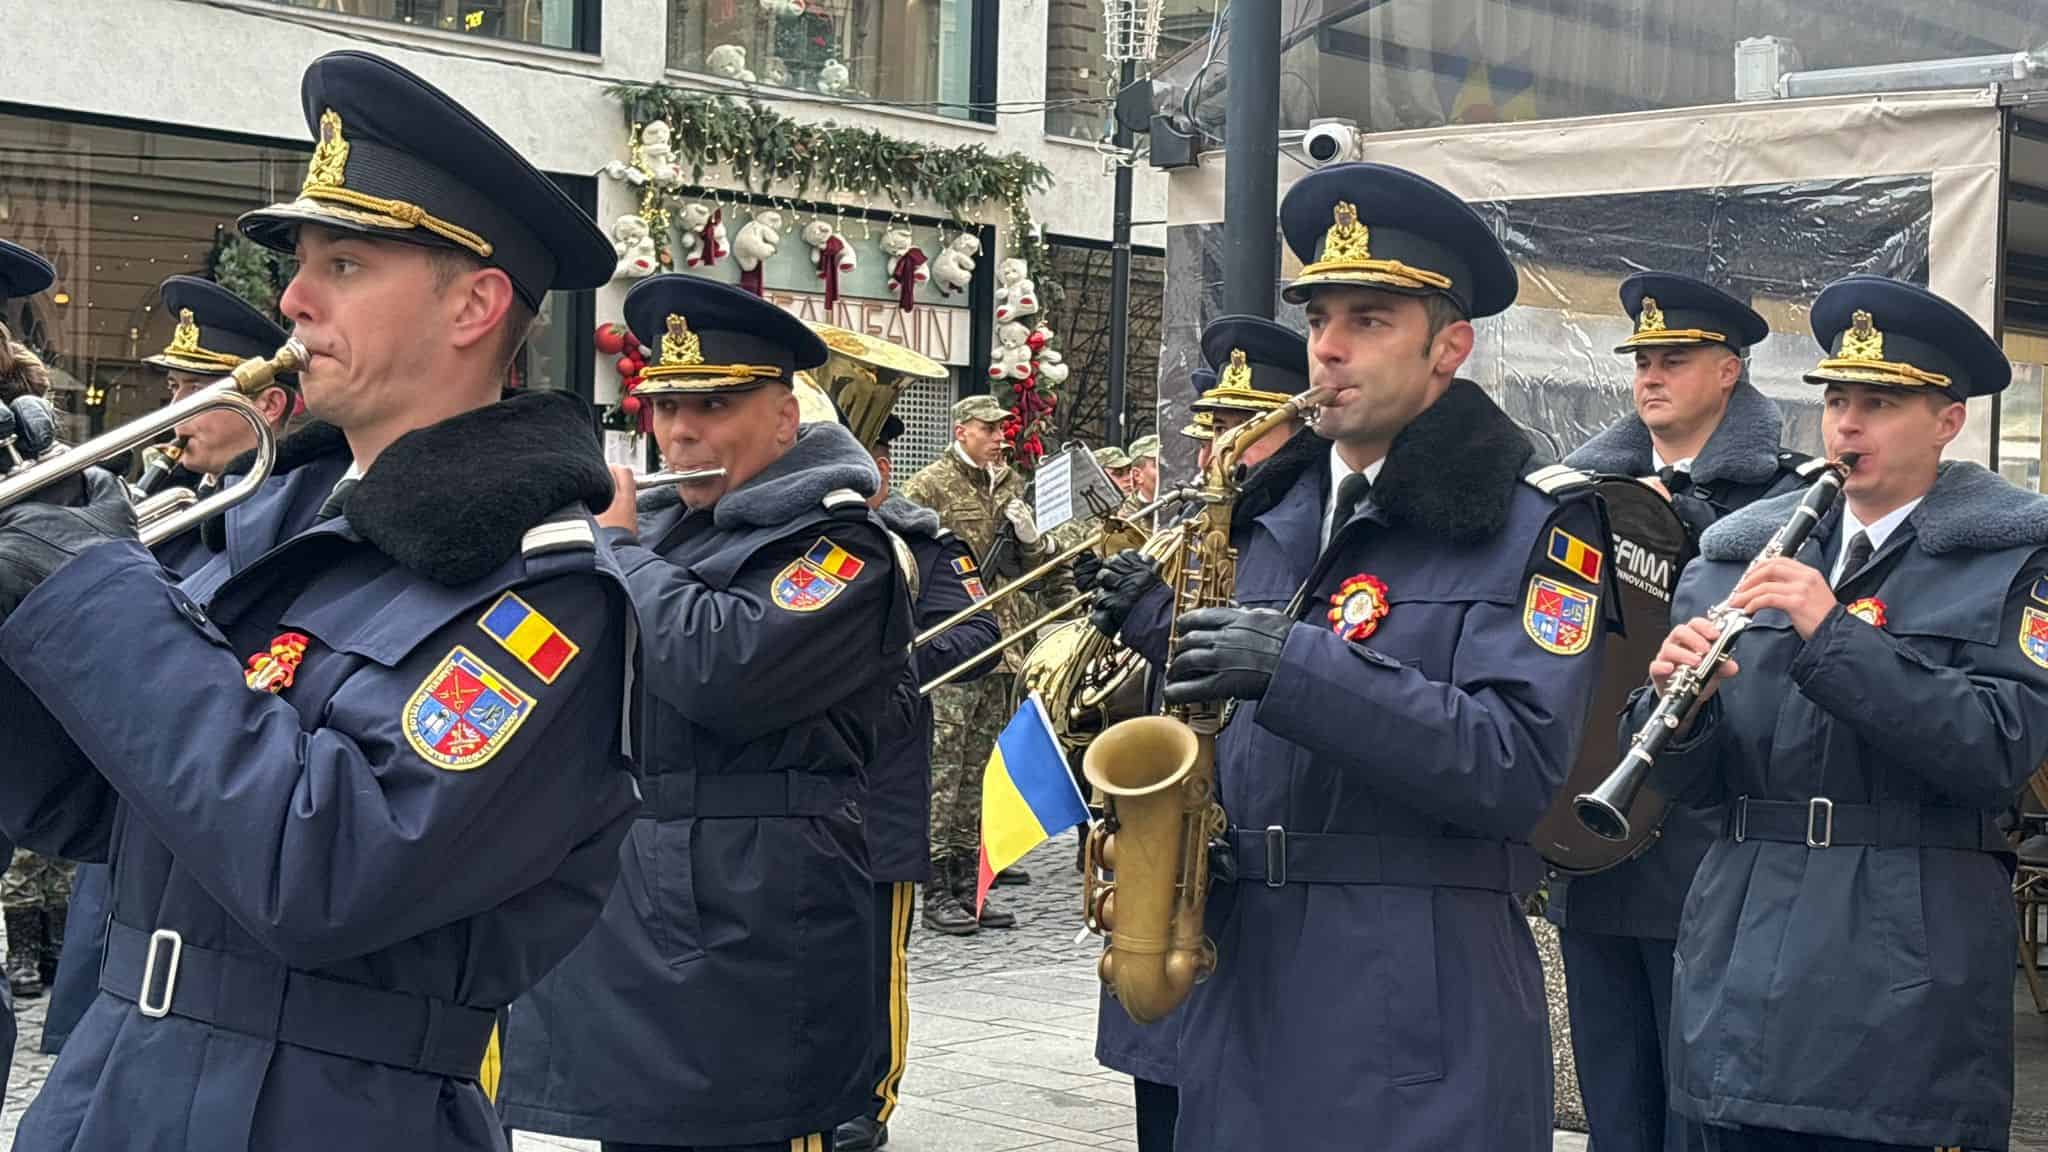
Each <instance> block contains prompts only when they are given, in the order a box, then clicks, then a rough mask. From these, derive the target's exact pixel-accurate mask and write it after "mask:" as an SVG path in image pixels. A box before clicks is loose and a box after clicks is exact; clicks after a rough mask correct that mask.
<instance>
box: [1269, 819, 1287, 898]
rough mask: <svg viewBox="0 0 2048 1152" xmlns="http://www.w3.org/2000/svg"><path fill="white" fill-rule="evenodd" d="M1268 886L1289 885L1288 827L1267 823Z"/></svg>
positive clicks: (1283, 886) (1282, 886) (1281, 886)
mask: <svg viewBox="0 0 2048 1152" xmlns="http://www.w3.org/2000/svg"><path fill="white" fill-rule="evenodd" d="M1266 887H1268V888H1285V887H1287V829H1285V828H1282V827H1281V826H1280V825H1278V824H1268V825H1266Z"/></svg>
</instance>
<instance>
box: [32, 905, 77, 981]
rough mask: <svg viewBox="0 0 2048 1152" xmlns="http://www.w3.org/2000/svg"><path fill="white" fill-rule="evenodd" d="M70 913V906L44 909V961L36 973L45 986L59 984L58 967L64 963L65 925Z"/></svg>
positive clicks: (38, 966) (37, 967)
mask: <svg viewBox="0 0 2048 1152" xmlns="http://www.w3.org/2000/svg"><path fill="white" fill-rule="evenodd" d="M70 913H71V905H69V904H59V905H57V906H56V907H55V908H45V909H43V959H42V963H40V964H38V965H37V966H36V972H37V974H38V975H40V976H41V977H42V978H43V983H44V984H55V983H56V982H57V965H59V964H61V963H63V962H64V924H65V922H66V921H67V920H68V919H69V918H70Z"/></svg>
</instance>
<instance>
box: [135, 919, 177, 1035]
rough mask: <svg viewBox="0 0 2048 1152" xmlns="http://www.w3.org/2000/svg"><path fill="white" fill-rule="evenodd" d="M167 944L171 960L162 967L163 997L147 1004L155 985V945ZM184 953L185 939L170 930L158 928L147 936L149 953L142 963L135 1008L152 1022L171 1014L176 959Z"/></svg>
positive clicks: (157, 952)
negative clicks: (169, 948) (151, 989)
mask: <svg viewBox="0 0 2048 1152" xmlns="http://www.w3.org/2000/svg"><path fill="white" fill-rule="evenodd" d="M165 942H168V943H169V944H170V946H171V958H170V959H169V960H168V961H166V962H165V965H164V995H163V999H162V1000H160V1001H158V1002H157V1003H154V1004H152V1003H150V1002H149V990H150V988H151V987H152V986H153V985H155V983H156V958H157V956H158V955H159V949H158V948H157V945H159V944H163V943H165ZM184 951H185V938H184V937H183V936H180V935H178V933H177V931H176V930H174V929H171V928H159V929H157V930H156V931H154V932H152V933H150V934H149V953H148V955H147V956H146V957H145V958H144V959H143V961H142V989H141V991H140V992H139V993H138V994H137V995H136V997H135V1007H136V1008H137V1009H138V1010H140V1011H141V1013H142V1014H143V1015H144V1016H147V1017H149V1018H150V1019H152V1020H161V1019H163V1018H164V1017H166V1016H168V1015H170V1014H171V997H172V996H173V995H175V994H176V992H177V990H178V957H179V956H181V955H183V954H184Z"/></svg>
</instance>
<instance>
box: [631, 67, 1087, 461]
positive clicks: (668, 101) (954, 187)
mask: <svg viewBox="0 0 2048 1152" xmlns="http://www.w3.org/2000/svg"><path fill="white" fill-rule="evenodd" d="M607 93H608V94H609V95H610V96H612V97H613V98H614V99H616V100H618V101H619V103H620V105H621V106H622V107H623V108H624V110H625V114H626V122H627V124H628V127H629V129H630V130H631V132H632V133H633V135H632V139H633V141H634V142H635V143H634V155H633V161H632V165H631V167H632V168H634V169H637V170H639V171H641V172H642V173H648V172H650V169H648V168H645V167H643V166H642V160H641V154H640V150H639V141H640V140H641V135H640V133H641V131H642V128H643V126H646V125H651V124H654V123H656V122H660V123H662V124H665V125H666V126H667V127H668V135H667V138H666V143H667V147H668V149H669V151H668V153H667V155H669V156H672V157H673V159H674V161H675V163H676V164H677V165H678V166H679V167H680V168H681V169H682V170H683V171H680V172H678V171H674V170H670V172H669V174H668V175H667V177H666V179H667V180H668V181H670V182H671V184H670V185H668V186H669V187H673V186H674V183H686V184H688V185H693V186H698V187H702V186H703V185H704V183H705V179H704V177H705V173H706V172H707V170H709V169H712V168H714V167H721V166H722V167H724V168H726V169H727V170H729V171H730V172H731V173H732V175H733V177H734V178H735V179H736V180H737V181H738V182H739V183H740V185H741V186H742V187H743V188H745V189H746V190H747V191H748V192H749V193H752V194H754V195H758V196H764V197H772V196H774V195H776V194H777V193H779V192H780V193H791V192H793V196H794V199H797V200H805V199H813V198H823V197H830V196H833V195H842V194H843V195H848V196H858V197H859V198H860V200H861V203H862V208H863V209H865V208H866V207H867V206H868V205H869V204H870V203H872V202H873V201H875V200H877V199H882V198H886V199H887V200H888V202H889V204H890V205H891V206H892V208H893V209H894V210H895V211H896V212H902V211H903V209H904V205H905V204H907V203H911V202H915V201H920V200H922V201H927V202H930V203H934V204H937V205H938V206H939V207H940V208H941V209H943V210H944V211H945V212H946V213H947V214H948V215H950V216H951V217H952V218H953V220H954V221H955V223H957V224H959V225H960V226H961V227H962V228H965V227H967V226H968V222H969V221H970V219H971V218H972V216H973V214H974V213H975V212H976V210H977V209H979V208H981V207H982V206H983V205H986V204H990V203H1001V204H1002V205H1003V206H1004V207H1005V208H1007V209H1008V211H1009V227H1010V235H1009V247H1008V248H1007V249H1006V251H1005V256H1006V258H1009V259H1018V260H1022V261H1023V262H1024V264H1025V265H1026V266H1027V267H1028V268H1030V269H1036V270H1038V272H1039V275H1040V276H1041V279H1039V280H1038V281H1037V282H1036V291H1037V296H1036V299H1035V300H1034V301H1033V302H1032V304H1031V305H1030V307H1029V309H1028V311H1025V312H1022V313H1020V314H1019V318H1021V317H1022V316H1027V315H1033V314H1042V312H1043V311H1050V310H1051V309H1053V308H1056V307H1058V306H1059V304H1060V302H1061V301H1062V299H1063V297H1064V295H1065V293H1064V292H1063V290H1062V288H1061V286H1060V285H1059V284H1058V283H1057V282H1056V281H1053V280H1052V279H1051V278H1050V277H1049V276H1046V275H1045V274H1046V273H1047V272H1049V271H1050V269H1051V267H1052V261H1051V252H1050V250H1049V249H1048V248H1047V246H1046V243H1045V237H1044V234H1043V233H1042V232H1040V231H1039V229H1038V226H1037V223H1036V222H1035V221H1034V220H1033V219H1032V216H1031V207H1030V204H1029V196H1030V194H1031V193H1033V192H1039V191H1043V190H1045V189H1047V188H1049V187H1051V186H1052V173H1051V171H1050V170H1049V169H1047V168H1046V166H1045V165H1043V164H1041V163H1039V162H1038V161H1036V160H1033V159H1031V158H1030V157H1028V156H1025V155H1023V154H1022V153H1018V152H1011V153H1006V154H996V153H992V152H990V151H989V150H988V149H987V148H984V147H982V146H981V145H979V144H972V145H965V146H961V147H952V148H945V147H937V146H934V145H929V144H921V143H918V142H916V141H912V140H902V139H898V138H896V137H893V136H889V135H887V134H885V133H882V132H878V131H875V130H874V129H871V128H849V127H842V126H840V125H838V124H836V123H834V122H832V121H830V120H827V121H825V122H824V123H822V124H808V123H804V122H802V121H799V120H795V119H793V118H791V117H788V116H784V115H783V114H781V113H780V112H777V111H775V110H774V109H772V108H769V107H767V106H765V105H763V104H761V103H759V102H758V101H754V100H747V101H745V102H744V103H743V102H741V101H739V100H735V99H733V98H732V97H731V96H727V95H724V94H721V93H714V92H704V91H698V90H693V89H683V88H675V87H671V86H669V85H666V84H621V85H615V86H613V87H612V88H610V89H607ZM607 172H608V173H610V174H613V175H624V174H625V172H626V169H625V167H624V166H620V171H619V172H617V173H613V172H612V171H611V168H610V167H608V168H607ZM685 173H687V176H685ZM663 204H664V199H663V197H662V194H661V192H660V191H659V190H658V189H657V187H656V185H655V184H654V183H652V182H650V183H648V184H647V187H646V192H645V193H644V195H643V200H642V212H641V215H642V217H643V218H644V219H648V222H649V225H650V230H652V231H655V232H656V233H657V235H658V236H659V237H660V240H659V245H660V251H661V255H660V257H659V264H660V266H661V267H664V268H665V267H670V266H671V265H672V262H671V259H670V257H669V256H668V254H667V250H666V233H667V231H668V228H669V226H670V223H669V218H668V213H667V209H666V208H665V207H663ZM1027 283H1028V282H1027ZM999 295H1000V292H999ZM998 316H999V318H1000V317H1001V316H1002V313H1001V312H999V313H998ZM1036 323H1037V324H1038V328H1037V330H1036V332H1035V333H1033V334H1032V336H1031V337H1030V339H1029V351H1028V352H1023V351H1022V349H1017V350H1014V351H1015V352H1017V353H1021V356H1019V357H1017V360H1018V362H1017V363H1016V365H1015V367H1014V368H1012V369H1007V370H999V369H997V368H993V367H992V368H991V370H990V373H989V374H990V376H991V377H996V378H1004V377H1007V378H1008V379H1009V380H1010V388H1011V394H1012V403H1011V407H1012V409H1013V415H1012V417H1011V419H1010V421H1009V423H1008V425H1007V426H1006V427H1005V429H1004V433H1005V435H1006V437H1007V438H1008V439H1009V440H1010V443H1011V445H1012V447H1013V449H1014V450H1015V457H1014V459H1015V461H1016V462H1017V463H1018V464H1019V465H1021V466H1023V467H1025V468H1027V469H1028V468H1030V467H1031V466H1033V465H1034V464H1036V462H1037V460H1038V457H1039V456H1040V455H1041V454H1042V453H1043V451H1044V445H1043V441H1042V440H1041V439H1040V437H1039V432H1040V430H1041V429H1042V428H1044V427H1045V426H1046V422H1047V420H1048V419H1049V418H1050V416H1051V413H1052V409H1053V407H1054V403H1055V397H1054V395H1053V393H1052V391H1051V390H1050V389H1049V388H1041V387H1040V385H1041V382H1043V383H1046V384H1058V383H1060V382H1062V381H1064V380H1065V379H1066V369H1065V368H1064V367H1060V366H1058V365H1059V362H1060V361H1059V354H1058V352H1057V348H1056V341H1055V342H1054V343H1055V346H1054V348H1053V349H1051V350H1050V355H1049V357H1048V356H1046V353H1047V351H1048V349H1047V340H1048V338H1049V337H1050V336H1051V330H1050V329H1049V328H1046V327H1044V324H1043V321H1042V320H1040V321H1037V322H1036ZM598 345H599V348H600V350H601V351H603V352H604V353H605V354H606V355H608V356H609V355H617V356H618V359H617V360H616V361H615V362H614V363H615V366H616V367H617V368H618V369H619V371H620V374H621V375H622V376H624V377H627V394H626V395H625V396H623V397H622V398H621V400H620V402H619V403H618V404H617V405H615V406H613V407H611V408H610V409H608V410H607V411H606V412H605V414H604V418H603V425H604V427H606V428H610V429H614V430H617V431H638V432H645V431H646V430H647V412H646V410H645V408H644V406H643V405H642V404H641V403H639V398H638V397H636V396H633V395H631V384H632V379H631V377H632V374H633V373H634V372H636V371H637V369H638V367H639V364H640V360H639V357H640V356H641V355H642V352H641V350H640V349H638V348H637V347H636V346H635V342H634V341H633V340H632V338H631V335H630V334H629V333H626V332H625V331H624V330H623V329H622V328H621V327H620V326H618V325H605V326H603V327H602V328H600V330H599V332H598ZM999 351H1001V349H999ZM1042 357H1043V359H1041V358H1042ZM1044 365H1052V366H1054V367H1052V369H1051V371H1049V372H1046V371H1042V366H1044Z"/></svg>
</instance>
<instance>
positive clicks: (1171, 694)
mask: <svg viewBox="0 0 2048 1152" xmlns="http://www.w3.org/2000/svg"><path fill="white" fill-rule="evenodd" d="M1293 627H1294V619H1293V617H1291V616H1289V615H1287V613H1285V612H1275V611H1274V610H1273V609H1271V608H1198V609H1196V610H1195V611H1193V612H1189V613H1187V614H1186V615H1184V616H1182V617H1181V618H1180V621H1179V631H1180V643H1179V646H1178V647H1176V648H1175V649H1174V651H1173V660H1172V661H1171V662H1170V663H1169V664H1168V665H1167V672H1166V702H1167V703H1168V704H1199V703H1202V702H1204V701H1209V700H1257V699H1258V698H1259V697H1261V696H1264V695H1265V694H1266V686H1267V685H1268V684H1271V683H1272V682H1273V670H1274V669H1275V668H1278V667H1279V666H1280V650H1281V649H1282V648H1284V647H1286V645H1287V633H1288V632H1289V631H1290V630H1291V629H1293Z"/></svg>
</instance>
